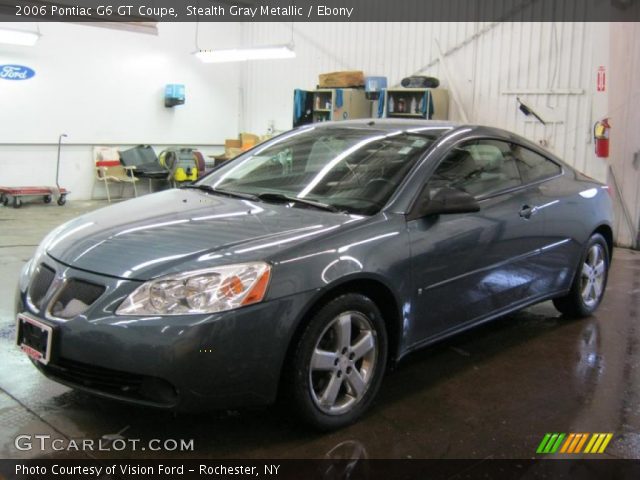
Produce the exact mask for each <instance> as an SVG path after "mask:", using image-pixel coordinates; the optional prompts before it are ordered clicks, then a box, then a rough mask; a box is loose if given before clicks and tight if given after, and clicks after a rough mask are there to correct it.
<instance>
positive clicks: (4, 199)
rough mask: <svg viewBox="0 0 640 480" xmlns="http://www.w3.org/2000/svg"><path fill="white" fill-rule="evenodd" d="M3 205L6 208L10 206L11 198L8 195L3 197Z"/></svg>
mask: <svg viewBox="0 0 640 480" xmlns="http://www.w3.org/2000/svg"><path fill="white" fill-rule="evenodd" d="M2 205H4V206H5V207H6V206H8V205H9V197H7V196H6V195H5V196H3V197H2Z"/></svg>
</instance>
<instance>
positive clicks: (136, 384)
mask: <svg viewBox="0 0 640 480" xmlns="http://www.w3.org/2000/svg"><path fill="white" fill-rule="evenodd" d="M38 368H40V369H41V370H42V371H43V372H44V373H45V374H46V375H48V376H50V377H52V378H54V379H59V380H60V381H62V382H63V383H67V384H71V385H73V386H78V387H85V388H88V389H91V390H95V391H98V392H103V393H106V394H109V395H112V396H115V397H121V398H123V399H130V400H135V401H138V402H143V403H148V404H153V405H156V406H161V407H171V406H173V405H175V404H176V402H177V398H178V394H177V391H176V389H175V388H174V387H173V386H172V385H171V384H170V383H169V382H167V381H165V380H162V379H160V378H156V377H149V376H146V375H138V374H135V373H129V372H123V371H120V370H112V369H110V368H104V367H98V366H95V365H89V364H87V363H82V362H77V361H75V360H70V359H67V358H59V359H56V360H55V362H51V363H49V364H47V365H42V364H38Z"/></svg>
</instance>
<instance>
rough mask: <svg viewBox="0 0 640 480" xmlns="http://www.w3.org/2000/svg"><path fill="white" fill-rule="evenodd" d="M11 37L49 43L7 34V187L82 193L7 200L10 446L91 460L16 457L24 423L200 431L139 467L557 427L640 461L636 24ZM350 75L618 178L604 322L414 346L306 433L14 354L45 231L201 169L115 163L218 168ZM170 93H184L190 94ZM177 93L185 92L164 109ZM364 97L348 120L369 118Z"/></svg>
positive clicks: (280, 415)
mask: <svg viewBox="0 0 640 480" xmlns="http://www.w3.org/2000/svg"><path fill="white" fill-rule="evenodd" d="M2 29H11V30H22V31H28V32H37V34H38V37H39V38H38V40H37V42H36V43H35V44H34V45H33V46H16V45H9V44H4V43H0V66H4V65H24V66H28V67H29V68H30V69H32V70H33V71H34V72H35V75H34V76H33V77H32V78H29V79H25V80H24V81H9V80H7V79H3V78H0V105H2V117H3V121H2V127H1V128H0V187H2V188H4V187H7V188H15V187H20V186H25V185H56V184H57V183H58V184H59V185H58V187H62V188H64V189H65V190H66V191H67V192H69V193H68V196H67V197H66V203H64V205H56V204H55V203H56V202H51V204H43V202H42V200H43V199H45V197H47V196H50V197H53V198H50V199H56V198H59V193H60V192H59V190H57V189H53V190H52V192H51V194H44V195H43V194H41V193H39V194H37V195H33V196H31V197H22V200H21V201H20V205H16V204H15V198H13V197H11V196H8V197H5V198H7V201H6V202H5V205H4V206H0V278H2V281H1V282H0V365H2V366H1V367H0V425H1V426H2V428H1V429H0V454H1V455H2V457H3V458H30V457H33V456H37V457H45V458H46V457H47V456H52V457H53V456H55V458H63V457H64V456H65V455H67V456H69V457H72V458H78V455H79V454H74V453H64V454H61V453H60V452H53V451H48V452H45V453H44V454H43V452H38V451H35V452H34V451H28V452H26V451H20V450H18V449H16V447H15V444H14V439H15V437H16V436H17V435H19V434H21V433H24V432H29V433H38V434H50V435H51V436H52V437H55V438H66V439H70V438H78V437H87V438H116V437H117V436H122V437H132V438H141V439H145V438H155V437H157V436H162V437H163V438H164V437H167V438H193V439H195V442H196V445H197V449H196V451H195V452H177V453H173V454H172V453H171V452H161V453H152V452H148V451H146V452H141V451H137V452H128V454H129V455H130V456H131V457H134V458H154V457H158V456H163V457H171V456H174V457H182V458H187V457H188V456H189V455H193V456H194V457H198V458H203V457H205V458H267V457H268V458H475V459H483V458H531V457H533V456H534V455H535V449H536V447H537V445H538V443H539V442H540V439H541V438H542V436H543V435H544V434H545V432H555V431H567V432H575V431H585V432H587V431H589V432H613V433H614V437H613V440H612V441H611V444H610V446H609V448H608V449H607V451H606V454H605V456H607V458H639V457H640V414H639V412H640V408H639V407H640V369H639V368H638V367H639V366H640V351H639V350H638V345H639V343H638V339H639V338H640V337H639V336H640V332H639V331H638V326H637V323H636V322H637V318H638V309H639V307H640V253H639V252H638V249H639V248H640V230H639V228H640V136H638V135H637V132H638V131H639V130H640V109H639V108H638V106H639V105H640V24H637V23H607V22H600V23H589V22H565V23H559V22H547V23H536V22H468V23H465V22H458V23H384V22H382V23H348V22H345V23H340V22H336V23H332V22H326V23H293V24H291V23H277V22H276V23H270V22H256V23H251V22H245V23H195V22H192V23H160V24H152V23H146V24H116V25H112V24H108V25H106V24H105V25H82V24H77V23H41V24H39V25H36V24H30V23H19V24H18V23H16V24H12V23H0V30H2ZM273 45H291V46H292V47H291V48H292V50H293V52H294V53H295V57H294V58H283V59H272V60H248V61H242V62H229V63H205V62H203V61H201V59H200V58H198V57H197V56H196V55H194V54H193V52H194V51H196V50H200V49H211V48H216V49H234V48H241V47H242V48H248V47H255V46H273ZM340 71H361V72H364V76H365V77H385V78H386V83H387V91H386V93H383V94H382V96H383V98H385V105H384V106H383V108H382V109H381V110H380V112H381V113H380V115H381V116H385V117H390V116H393V115H390V113H392V112H391V111H390V110H391V101H392V100H390V99H391V98H392V96H391V93H390V92H393V91H395V90H402V89H403V88H405V87H402V86H401V82H402V80H403V79H404V78H406V77H410V76H429V77H435V78H437V79H438V80H439V84H440V87H438V88H436V90H440V91H442V92H445V94H444V96H443V97H442V99H443V100H442V101H441V100H440V97H439V95H440V93H439V92H437V93H434V94H433V97H429V98H433V102H434V105H435V106H434V107H433V108H434V111H433V112H432V113H433V116H431V118H443V119H447V120H452V121H457V122H462V123H470V124H483V125H489V126H495V127H500V128H504V129H506V130H509V131H513V132H516V133H518V134H520V135H522V136H524V137H525V138H527V139H529V140H531V141H533V142H535V143H537V144H539V145H541V146H543V147H544V148H546V149H548V150H550V151H552V152H553V153H555V154H556V155H558V156H559V157H560V158H562V159H564V160H565V161H566V162H568V163H569V164H570V165H571V166H573V167H575V168H576V169H577V170H579V171H581V172H583V173H585V174H586V175H588V176H590V177H593V178H595V179H597V180H599V181H601V182H604V183H606V184H607V185H609V187H610V191H611V192H610V193H611V196H612V198H613V201H614V206H615V215H616V222H615V224H614V236H615V240H616V245H617V248H616V249H615V251H614V254H613V260H612V267H611V275H610V278H609V283H608V286H607V294H606V296H605V298H604V300H603V303H602V305H601V306H600V308H599V310H598V311H597V312H596V314H595V315H593V316H591V317H589V318H587V319H583V320H567V319H565V318H562V317H561V316H560V314H559V313H558V312H557V311H556V310H555V309H554V308H553V305H552V304H551V302H545V303H542V304H539V305H536V306H534V307H530V308H527V309H526V310H524V311H522V312H519V313H516V314H511V315H509V316H507V317H505V318H502V319H499V320H497V321H494V322H491V323H489V324H487V325H484V326H481V327H478V328H475V329H472V330H470V331H468V332H466V333H464V334H462V335H461V336H456V337H453V338H451V339H448V340H445V341H444V342H441V343H438V344H436V345H434V346H430V347H428V348H426V349H423V350H421V351H419V352H416V353H413V354H411V355H410V356H409V357H408V358H407V359H406V360H404V361H403V362H401V363H400V364H399V365H398V367H397V368H396V369H395V370H394V371H392V372H390V373H388V374H387V376H386V377H385V379H384V382H383V385H382V388H381V391H380V395H379V397H378V399H377V401H376V403H375V404H374V406H373V408H372V410H371V411H370V412H369V413H368V414H367V415H366V416H365V417H364V418H363V419H362V420H360V421H359V422H358V423H356V424H354V425H352V426H349V427H347V428H345V429H342V430H339V431H337V432H333V433H330V434H318V433H315V432H310V431H309V430H307V429H305V428H304V427H301V426H300V425H298V424H297V423H296V421H295V420H294V419H293V418H292V417H291V416H290V415H289V414H288V412H286V411H283V410H282V409H281V408H279V407H277V406H276V407H271V408H267V409H266V412H265V409H241V410H226V411H217V412H213V413H205V414H192V415H188V414H179V415H174V414H172V413H169V412H163V411H157V410H153V409H146V408H141V407H133V406H130V405H123V404H119V403H117V402H114V401H110V400H105V399H100V398H96V397H93V396H91V395H88V394H85V393H82V392H78V391H74V390H71V389H69V388H67V387H64V386H62V385H60V384H57V383H54V382H52V381H50V380H48V379H46V378H45V377H44V376H42V375H41V374H40V373H39V372H38V371H37V370H36V369H34V368H33V367H32V365H31V363H30V361H29V360H28V358H27V357H26V356H25V355H24V354H23V353H22V352H21V351H20V350H19V349H18V348H17V347H16V346H15V339H14V337H15V318H14V298H15V290H16V284H17V281H18V277H19V273H20V270H21V269H22V267H23V265H24V263H25V262H27V261H28V260H29V258H30V257H31V256H32V255H33V253H34V251H35V250H36V247H37V246H38V244H39V242H40V241H41V240H42V239H43V237H44V236H45V235H46V234H47V233H48V232H49V231H50V230H52V229H53V228H54V227H56V226H57V225H59V224H61V223H63V222H64V221H66V220H69V219H72V218H74V217H76V216H78V215H81V214H83V213H85V212H89V211H92V210H95V209H98V208H101V207H104V206H107V205H108V204H109V203H114V202H120V201H124V200H126V199H128V198H131V197H133V196H143V195H147V194H149V193H151V192H154V191H157V190H161V189H166V188H171V187H174V186H176V185H177V184H180V183H184V182H189V181H191V180H192V178H191V177H190V175H191V173H190V172H189V171H187V172H186V173H185V172H181V173H184V176H182V177H181V176H179V175H176V171H175V169H174V170H172V171H171V176H170V177H167V176H166V175H165V177H163V178H162V179H160V181H158V179H157V178H155V179H154V178H151V179H150V178H137V177H134V176H132V175H131V172H130V171H127V169H126V168H122V172H123V173H122V175H123V176H122V177H119V179H111V180H109V179H107V180H108V181H106V180H105V177H104V170H101V168H102V167H104V166H105V165H107V166H111V167H112V166H113V165H112V164H110V163H109V162H112V161H113V159H114V158H115V159H116V160H115V161H116V163H118V164H119V160H118V153H117V152H124V151H129V150H131V149H135V148H136V147H137V146H140V145H143V146H150V148H151V150H152V152H153V155H155V156H160V155H161V152H166V151H169V152H178V155H179V153H180V150H179V149H181V148H184V147H189V148H190V149H193V150H195V151H197V152H200V156H201V158H202V161H204V164H205V171H206V170H208V169H210V168H213V167H214V166H215V165H217V164H218V163H219V162H224V161H226V160H227V159H228V158H231V157H233V156H235V155H236V154H238V153H240V152H241V151H242V150H243V148H248V147H251V146H253V145H255V144H256V143H258V142H261V141H262V140H264V139H265V138H268V137H270V136H273V135H276V134H278V133H280V132H284V131H287V130H289V129H290V128H292V127H293V126H294V125H293V123H292V119H293V122H295V120H296V119H299V118H300V116H299V115H298V114H296V107H297V106H296V98H297V97H296V95H300V94H299V93H296V92H297V91H301V92H310V93H309V95H310V98H311V99H312V110H314V111H315V112H316V113H312V114H311V116H312V118H311V120H313V121H322V120H324V119H326V117H325V116H324V114H323V113H318V112H322V111H324V110H331V106H332V104H335V103H336V101H337V99H336V91H337V90H342V89H343V87H342V86H340V87H338V88H337V89H335V88H333V89H332V88H330V87H328V88H317V86H318V84H319V75H321V74H325V73H329V72H340ZM169 86H177V87H180V86H182V88H183V90H182V91H180V92H178V93H176V94H175V95H174V93H175V92H174V91H173V90H172V89H169V88H168V87H169ZM172 88H173V87H172ZM178 89H179V88H178ZM425 90H428V89H425ZM327 91H328V92H329V93H328V95H329V97H328V98H329V100H325V96H324V95H327V93H326V92H327ZM322 92H325V93H322ZM182 94H184V98H183V99H182V100H181V99H180V96H181V95H182ZM349 95H350V92H349V90H347V89H346V88H345V89H344V91H341V92H340V94H339V96H340V102H344V104H345V105H347V103H348V102H349V103H348V104H349V105H352V103H350V102H354V103H355V102H356V101H361V102H362V105H363V107H362V108H363V109H364V110H363V111H364V112H365V113H362V114H361V115H358V116H360V117H361V118H367V117H371V118H377V117H378V116H379V114H378V111H379V107H378V105H379V103H380V100H377V101H374V100H370V99H367V98H365V97H364V96H363V95H364V91H363V90H361V89H359V90H357V92H356V93H354V98H353V99H352V98H351V97H350V96H349ZM385 95H387V96H386V97H385ZM356 97H357V98H356ZM398 98H400V97H398ZM167 99H169V100H167ZM171 99H173V100H176V99H178V100H176V102H177V103H176V104H175V105H172V106H171V105H169V104H168V103H166V102H167V101H169V103H171ZM182 101H183V102H184V103H181V102H182ZM325 101H326V102H328V104H327V105H326V106H327V107H329V108H322V104H321V102H322V103H324V102H325ZM395 103H396V108H398V106H397V103H398V100H396V102H395ZM407 103H411V100H408V101H407ZM358 108H359V107H353V109H352V110H349V112H351V113H347V116H348V115H349V114H351V117H349V118H355V117H354V115H356V114H355V113H353V112H356V111H357V109H358ZM406 108H407V111H409V112H412V111H413V112H417V111H418V109H417V107H416V106H413V107H410V106H407V107H406ZM427 110H428V109H427ZM344 111H345V112H347V109H346V107H345V109H344ZM396 112H402V110H396ZM527 112H528V113H527ZM329 115H331V112H329ZM439 115H441V117H438V116H439ZM427 116H429V113H427ZM423 118H424V117H423ZM334 119H336V120H339V118H334ZM605 119H607V121H608V125H610V133H608V134H609V145H610V146H609V153H608V155H607V156H606V157H600V156H597V155H596V152H595V148H596V140H595V139H594V126H596V124H597V122H602V121H603V120H605ZM63 135H64V136H63ZM190 151H191V150H190ZM114 155H115V157H114ZM58 162H59V171H58ZM101 162H102V163H101ZM105 162H106V163H105ZM217 162H218V163H217ZM194 165H198V164H197V162H196V163H195V164H194ZM118 168H120V166H119V167H118ZM196 168H197V167H196ZM187 170H189V169H187ZM199 173H202V172H199ZM116 180H118V181H116ZM16 206H19V207H20V208H14V207H16ZM94 454H95V455H96V456H98V457H105V458H108V457H109V456H112V457H113V458H116V457H118V456H120V454H119V453H118V452H96V453H94ZM80 455H82V454H80Z"/></svg>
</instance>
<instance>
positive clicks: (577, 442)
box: [536, 433, 613, 454]
mask: <svg viewBox="0 0 640 480" xmlns="http://www.w3.org/2000/svg"><path fill="white" fill-rule="evenodd" d="M612 438H613V433H593V434H591V433H569V434H568V435H567V434H564V433H546V434H545V435H544V437H543V438H542V441H541V442H540V445H538V448H537V450H536V453H544V454H553V453H564V454H576V453H581V452H583V453H604V451H605V449H606V448H607V445H609V442H610V441H611V439H612ZM587 440H588V441H587ZM585 443H586V445H587V446H586V447H585V448H584V450H583V449H582V447H584V446H585Z"/></svg>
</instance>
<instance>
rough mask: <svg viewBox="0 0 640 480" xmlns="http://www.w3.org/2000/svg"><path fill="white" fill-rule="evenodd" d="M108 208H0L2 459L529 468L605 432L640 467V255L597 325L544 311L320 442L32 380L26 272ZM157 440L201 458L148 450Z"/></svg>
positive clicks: (615, 284) (232, 418)
mask: <svg viewBox="0 0 640 480" xmlns="http://www.w3.org/2000/svg"><path fill="white" fill-rule="evenodd" d="M102 205H104V204H103V203H98V202H73V201H71V202H69V203H68V204H67V206H65V207H62V208H61V207H58V206H54V205H49V206H43V205H27V206H25V207H23V208H22V209H20V210H14V209H11V208H4V207H0V458H32V457H50V456H54V457H60V458H62V457H73V458H83V457H85V456H92V457H98V458H101V457H102V458H109V457H110V458H116V457H118V458H123V457H125V458H152V457H153V458H155V457H173V458H188V457H194V458H324V457H329V458H351V457H357V458H531V457H534V456H535V450H536V448H537V446H538V444H539V443H540V441H541V439H542V437H543V436H544V434H545V433H547V432H566V433H570V432H611V433H613V434H614V436H613V439H612V440H611V443H610V444H609V446H608V447H607V449H606V453H605V454H603V455H600V457H601V458H602V457H608V458H640V351H639V349H640V344H639V341H638V340H639V339H640V330H639V328H640V327H639V326H638V325H637V322H638V310H639V309H640V252H634V251H630V250H623V249H617V250H616V252H615V255H614V260H613V264H612V270H611V276H610V279H609V286H608V288H607V294H606V296H605V299H604V301H603V303H602V305H601V307H600V309H599V310H598V312H597V315H595V316H593V317H591V318H588V319H585V320H568V319H564V318H562V317H560V315H559V314H558V313H557V312H556V311H555V310H554V309H553V306H552V305H551V303H550V302H546V303H543V304H540V305H537V306H535V307H532V308H529V309H527V310H525V311H523V312H520V313H518V314H515V315H511V316H509V317H506V318H503V319H501V320H498V321H495V322H492V323H491V324H489V325H486V326H483V327H480V328H477V329H475V330H472V331H470V332H468V333H466V334H463V335H461V336H458V337H456V338H454V339H450V340H448V341H445V342H444V343H441V344H438V345H436V346H433V347H429V348H427V349H425V350H422V351H420V352H417V353H415V354H413V355H411V356H410V357H408V358H407V359H406V360H405V361H403V362H402V363H401V364H400V365H399V366H398V368H397V369H396V370H395V371H394V372H391V373H390V374H388V375H387V377H386V379H385V381H384V383H383V386H382V389H381V392H380V395H379V397H378V400H377V402H376V404H375V405H374V407H373V408H372V410H371V411H370V413H369V414H368V415H367V417H366V418H364V419H363V420H361V421H360V422H359V423H358V424H356V425H353V426H351V427H348V428H345V429H343V430H341V431H339V432H334V433H331V434H317V433H313V432H310V431H308V430H306V429H305V428H304V427H303V426H301V425H298V424H297V423H296V421H295V419H293V418H290V417H289V415H288V414H287V411H286V408H284V407H271V408H265V409H256V410H248V411H247V410H244V411H224V412H212V413H209V414H199V415H184V414H181V415H178V416H174V415H173V414H171V413H167V412H162V411H157V410H151V409H144V408H137V407H132V406H129V405H123V404H119V403H116V402H113V401H108V400H102V399H98V398H95V397H92V396H90V395H87V394H84V393H80V392H76V391H73V390H70V389H68V388H66V387H64V386H61V385H58V384H56V383H54V382H52V381H50V380H48V379H46V378H44V377H43V376H42V375H41V374H40V373H38V372H37V371H36V369H35V368H34V367H33V366H32V365H31V363H30V362H29V361H28V360H27V359H26V357H25V356H24V355H23V354H22V353H21V352H20V351H19V350H18V349H17V347H15V346H14V345H13V335H14V331H15V327H14V318H13V298H14V292H15V284H16V280H17V275H18V272H19V270H20V267H21V265H22V264H23V263H24V262H25V261H26V260H27V259H28V258H29V256H30V255H31V253H32V252H33V250H34V249H35V247H36V245H37V243H38V242H39V241H40V239H41V238H42V237H43V236H44V235H45V234H46V233H47V231H49V230H50V229H51V228H52V227H54V226H55V225H57V224H59V223H61V222H62V221H64V220H65V219H67V218H71V217H73V216H75V215H78V214H80V213H82V212H84V211H88V210H91V209H94V208H97V207H98V206H102ZM21 434H29V435H50V436H51V439H54V438H60V439H64V440H65V441H66V442H68V441H70V440H76V441H80V440H81V439H92V440H94V441H96V442H97V440H98V439H101V438H102V439H103V443H102V447H103V448H107V447H108V446H109V445H112V446H114V447H115V446H116V445H118V446H119V445H123V443H122V441H121V442H120V443H117V444H116V443H110V441H113V440H114V439H115V438H123V439H127V440H131V439H140V443H139V444H137V449H136V450H134V449H133V448H132V443H131V442H129V443H127V447H126V449H125V450H124V451H114V450H112V451H93V452H85V453H80V452H75V451H64V452H54V451H52V450H51V443H50V441H49V440H47V441H46V448H45V449H44V451H42V450H41V449H40V448H35V447H38V445H37V442H33V443H34V448H32V449H30V450H18V449H17V448H16V445H15V439H16V437H17V436H18V435H21ZM151 439H159V440H161V441H163V442H164V441H165V440H167V439H170V440H177V441H178V442H179V441H180V440H181V439H183V440H185V441H186V443H187V445H188V444H189V442H190V440H193V447H194V448H193V451H178V450H174V451H162V452H160V451H150V450H149V448H145V450H142V447H143V446H144V445H149V443H148V441H149V440H151ZM58 445H62V444H58ZM96 445H97V443H96ZM153 445H154V446H155V447H157V446H158V445H160V444H158V443H157V442H156V443H154V444H153ZM174 445H175V444H174V443H173V442H171V441H170V442H169V443H168V444H167V446H168V447H169V448H173V447H174ZM21 446H22V447H23V448H25V447H26V444H24V443H23V444H21Z"/></svg>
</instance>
